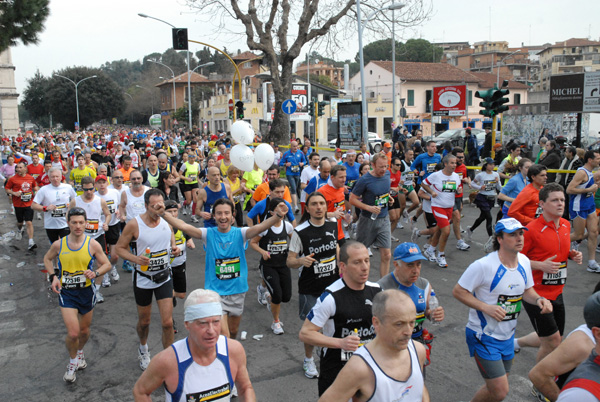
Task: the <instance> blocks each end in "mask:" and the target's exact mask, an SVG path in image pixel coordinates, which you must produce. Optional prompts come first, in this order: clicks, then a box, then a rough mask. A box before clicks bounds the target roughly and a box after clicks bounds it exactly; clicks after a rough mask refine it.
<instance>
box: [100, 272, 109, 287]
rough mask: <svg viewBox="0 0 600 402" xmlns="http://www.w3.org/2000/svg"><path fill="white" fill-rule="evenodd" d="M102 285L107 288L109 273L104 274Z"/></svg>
mask: <svg viewBox="0 0 600 402" xmlns="http://www.w3.org/2000/svg"><path fill="white" fill-rule="evenodd" d="M102 287H103V288H109V287H110V275H104V277H103V278H102Z"/></svg>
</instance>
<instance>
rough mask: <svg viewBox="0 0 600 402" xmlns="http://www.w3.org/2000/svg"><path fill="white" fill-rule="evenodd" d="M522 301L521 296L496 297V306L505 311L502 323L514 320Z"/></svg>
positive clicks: (519, 310)
mask: <svg viewBox="0 0 600 402" xmlns="http://www.w3.org/2000/svg"><path fill="white" fill-rule="evenodd" d="M522 301H523V295H516V296H507V295H500V296H498V305H499V306H500V307H502V308H503V309H504V311H506V315H505V316H504V319H503V321H510V320H516V319H517V317H518V316H519V313H520V312H521V302H522Z"/></svg>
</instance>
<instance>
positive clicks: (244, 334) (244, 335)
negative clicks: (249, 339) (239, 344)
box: [240, 331, 248, 341]
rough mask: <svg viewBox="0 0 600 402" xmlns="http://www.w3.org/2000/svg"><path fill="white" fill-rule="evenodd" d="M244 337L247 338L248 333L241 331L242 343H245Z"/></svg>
mask: <svg viewBox="0 0 600 402" xmlns="http://www.w3.org/2000/svg"><path fill="white" fill-rule="evenodd" d="M246 336H248V333H247V332H246V331H242V333H241V335H240V339H241V340H242V341H245V340H246Z"/></svg>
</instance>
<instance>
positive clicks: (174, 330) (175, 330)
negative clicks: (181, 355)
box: [173, 319, 179, 334]
mask: <svg viewBox="0 0 600 402" xmlns="http://www.w3.org/2000/svg"><path fill="white" fill-rule="evenodd" d="M177 332H179V331H178V330H177V327H176V326H175V319H173V333H174V334H176V333H177Z"/></svg>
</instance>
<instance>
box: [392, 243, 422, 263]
mask: <svg viewBox="0 0 600 402" xmlns="http://www.w3.org/2000/svg"><path fill="white" fill-rule="evenodd" d="M426 259H427V258H425V257H423V254H421V249H420V248H419V246H418V245H417V244H415V243H402V244H399V245H398V247H396V249H395V250H394V261H397V260H402V261H404V262H413V261H417V260H426Z"/></svg>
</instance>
